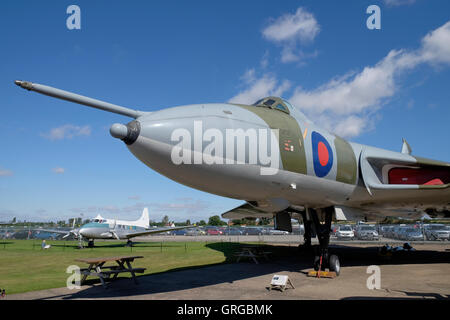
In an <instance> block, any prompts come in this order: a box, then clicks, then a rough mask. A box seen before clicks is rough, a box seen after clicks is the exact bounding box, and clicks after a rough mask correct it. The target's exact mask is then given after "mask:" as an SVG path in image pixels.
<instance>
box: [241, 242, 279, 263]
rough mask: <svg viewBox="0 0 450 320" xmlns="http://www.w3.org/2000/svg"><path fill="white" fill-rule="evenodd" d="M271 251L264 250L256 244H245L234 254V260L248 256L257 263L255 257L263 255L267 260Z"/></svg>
mask: <svg viewBox="0 0 450 320" xmlns="http://www.w3.org/2000/svg"><path fill="white" fill-rule="evenodd" d="M271 253H272V252H269V251H264V248H262V247H261V246H257V245H247V246H245V247H242V248H241V251H240V252H238V253H237V254H236V256H237V257H238V258H237V260H236V262H239V261H240V260H241V258H250V259H252V260H253V262H254V263H256V264H259V262H258V260H257V259H256V258H260V257H264V258H265V259H266V260H269V256H268V255H269V254H271Z"/></svg>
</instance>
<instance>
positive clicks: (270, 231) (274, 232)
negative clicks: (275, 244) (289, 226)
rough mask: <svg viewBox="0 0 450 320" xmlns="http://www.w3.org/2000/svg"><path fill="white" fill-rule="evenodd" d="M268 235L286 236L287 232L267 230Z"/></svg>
mask: <svg viewBox="0 0 450 320" xmlns="http://www.w3.org/2000/svg"><path fill="white" fill-rule="evenodd" d="M269 234H270V235H287V234H289V232H287V231H283V230H275V229H269Z"/></svg>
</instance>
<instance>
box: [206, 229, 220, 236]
mask: <svg viewBox="0 0 450 320" xmlns="http://www.w3.org/2000/svg"><path fill="white" fill-rule="evenodd" d="M206 234H207V235H209V236H218V235H221V234H223V232H222V231H221V230H219V229H216V228H209V229H207V230H206Z"/></svg>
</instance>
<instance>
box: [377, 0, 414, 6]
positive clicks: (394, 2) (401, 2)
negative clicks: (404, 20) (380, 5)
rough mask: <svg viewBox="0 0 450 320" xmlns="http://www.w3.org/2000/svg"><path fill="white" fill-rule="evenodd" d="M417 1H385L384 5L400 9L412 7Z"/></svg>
mask: <svg viewBox="0 0 450 320" xmlns="http://www.w3.org/2000/svg"><path fill="white" fill-rule="evenodd" d="M415 2H416V0H384V3H385V4H386V5H387V6H388V7H398V6H403V5H411V4H413V3H415Z"/></svg>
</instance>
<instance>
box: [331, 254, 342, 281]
mask: <svg viewBox="0 0 450 320" xmlns="http://www.w3.org/2000/svg"><path fill="white" fill-rule="evenodd" d="M330 271H334V272H336V275H337V276H338V275H339V274H340V273H341V263H340V262H339V258H338V256H336V255H334V254H333V255H331V257H330Z"/></svg>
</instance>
